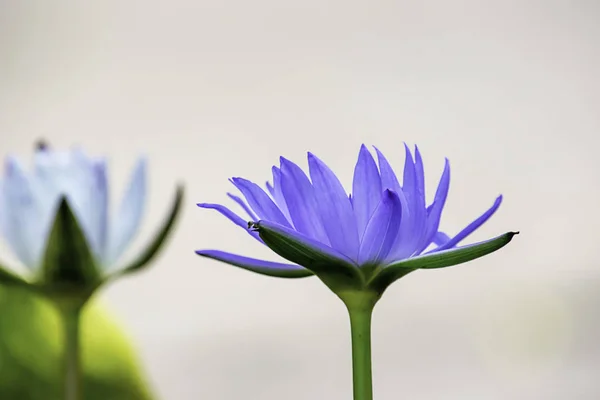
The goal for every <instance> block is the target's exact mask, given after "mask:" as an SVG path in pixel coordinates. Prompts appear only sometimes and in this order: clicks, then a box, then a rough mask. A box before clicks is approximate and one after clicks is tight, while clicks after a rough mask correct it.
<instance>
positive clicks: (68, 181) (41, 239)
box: [0, 144, 183, 298]
mask: <svg viewBox="0 0 600 400" xmlns="http://www.w3.org/2000/svg"><path fill="white" fill-rule="evenodd" d="M108 193H109V187H108V180H107V163H106V161H105V160H104V159H99V158H92V157H89V156H88V155H87V154H85V153H84V152H83V151H82V150H81V149H72V150H69V151H53V150H51V149H49V148H48V147H47V146H46V145H43V144H42V145H39V146H38V149H37V151H36V153H35V155H34V166H33V169H32V171H30V172H28V171H27V170H26V169H25V168H24V167H23V165H22V164H21V163H20V162H19V160H17V159H16V158H14V157H8V158H7V159H6V165H5V175H4V179H3V180H2V181H0V231H1V233H2V236H3V237H4V239H5V241H6V242H7V244H8V245H9V247H10V248H11V249H12V251H13V252H14V253H15V255H16V256H17V258H18V259H19V260H20V261H21V262H22V263H23V264H24V265H25V267H27V269H28V270H29V274H25V275H26V276H19V275H16V274H14V273H11V272H9V270H8V269H7V268H0V282H4V283H13V284H20V285H26V286H28V287H31V288H34V289H36V290H41V291H42V292H45V293H46V294H62V293H66V292H68V293H69V294H70V295H74V296H75V297H83V298H86V296H89V295H90V294H91V293H92V291H93V290H94V289H96V288H97V287H98V286H99V285H101V284H102V283H104V282H106V281H107V280H109V279H111V278H114V277H116V276H118V275H122V274H124V273H128V272H131V271H134V270H137V269H139V268H140V267H142V266H144V265H146V264H147V263H148V262H149V261H150V260H151V259H152V258H153V256H154V255H155V254H157V251H158V249H159V248H160V247H161V245H162V243H163V242H164V239H165V238H166V236H167V234H168V232H169V231H170V230H171V227H172V225H173V222H174V220H175V217H176V215H177V213H178V210H179V206H180V203H181V199H182V195H183V191H182V189H181V188H179V189H178V191H177V196H176V201H175V203H174V205H173V207H172V209H171V212H170V215H169V217H168V218H167V220H166V221H165V223H164V225H163V226H162V227H161V229H160V231H159V233H158V235H157V236H156V237H155V238H154V240H153V241H152V243H151V244H150V245H149V246H148V247H147V248H146V249H145V250H144V251H143V252H142V253H141V254H140V255H138V256H137V258H135V259H134V261H133V262H132V263H130V264H128V265H126V266H123V267H121V268H114V267H116V263H117V261H118V260H119V259H120V257H121V255H122V254H123V252H124V251H125V250H126V249H127V247H128V245H129V244H130V243H131V240H132V239H133V238H134V236H135V235H136V233H137V232H138V230H139V227H140V223H141V221H142V216H143V212H144V209H145V203H146V161H145V160H144V159H140V160H139V161H138V162H137V164H136V166H135V168H134V171H133V174H132V176H131V179H130V182H129V185H128V187H127V190H126V192H125V195H124V196H123V199H122V201H121V204H120V207H119V208H118V210H117V212H116V214H115V215H114V217H113V218H111V219H110V221H109V218H108V216H109V207H108V203H109V201H108Z"/></svg>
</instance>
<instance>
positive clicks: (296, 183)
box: [197, 145, 515, 297]
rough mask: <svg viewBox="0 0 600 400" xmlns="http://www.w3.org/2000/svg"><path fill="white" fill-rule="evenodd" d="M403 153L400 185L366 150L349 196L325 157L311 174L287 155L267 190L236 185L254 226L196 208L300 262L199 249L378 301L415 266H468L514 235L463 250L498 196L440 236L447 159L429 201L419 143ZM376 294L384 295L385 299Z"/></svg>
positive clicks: (236, 181) (311, 161)
mask: <svg viewBox="0 0 600 400" xmlns="http://www.w3.org/2000/svg"><path fill="white" fill-rule="evenodd" d="M405 148H406V161H405V165H404V173H403V183H402V185H400V183H399V181H398V178H397V176H396V174H395V173H394V171H393V169H392V168H391V166H390V164H389V163H388V161H387V159H386V158H385V157H384V156H383V154H382V153H381V152H380V151H379V150H378V149H375V150H376V153H377V159H378V163H376V162H375V159H374V158H373V156H372V155H371V153H370V152H369V151H368V149H367V148H366V147H365V146H364V145H363V146H362V147H361V149H360V153H359V157H358V162H357V164H356V167H355V169H354V179H353V184H352V195H348V194H347V193H346V191H345V190H344V188H343V186H342V184H341V183H340V181H339V179H338V178H337V177H336V175H335V174H334V173H333V172H332V171H331V170H330V169H329V168H328V167H327V165H325V164H324V163H323V162H322V161H321V160H320V159H318V158H317V157H316V156H314V155H313V154H311V153H308V166H309V174H310V179H309V177H308V176H307V175H306V174H305V173H304V172H303V171H302V169H301V168H300V167H299V166H298V165H296V164H294V163H293V162H291V161H289V160H287V159H285V158H283V157H281V159H280V166H279V167H273V169H272V172H273V184H272V185H271V184H269V183H267V189H268V192H269V193H270V196H269V194H267V193H266V192H265V191H264V190H263V189H262V188H260V187H259V186H258V185H256V184H254V183H252V182H250V181H248V180H246V179H243V178H233V179H231V182H232V183H233V185H234V186H235V187H236V188H237V189H238V190H239V191H240V192H241V193H242V195H243V196H244V198H245V201H244V200H243V199H241V198H240V197H238V196H235V195H233V194H229V197H230V198H232V199H233V200H234V201H235V202H236V203H238V204H239V205H240V206H241V207H242V208H243V209H244V210H245V212H246V213H247V214H248V216H249V218H250V219H251V220H252V222H250V223H247V222H246V221H245V220H244V219H243V218H241V217H240V216H238V215H237V214H235V213H234V212H232V211H231V210H230V209H228V208H227V207H225V206H222V205H220V204H207V203H202V204H198V205H199V206H200V207H203V208H210V209H214V210H216V211H218V212H220V213H221V214H223V215H224V216H225V217H227V218H228V219H230V220H231V221H232V222H234V223H235V224H237V225H239V226H241V227H242V228H244V229H245V230H247V232H248V233H249V234H250V235H251V236H252V237H254V238H255V239H257V240H258V241H259V242H261V243H263V244H266V245H267V246H268V247H269V248H271V249H272V250H273V251H275V252H276V253H277V254H279V255H280V256H282V257H283V258H286V259H287V260H289V261H291V262H292V263H293V264H284V263H276V262H271V261H264V260H257V259H253V258H248V257H244V256H240V255H236V254H232V253H227V252H223V251H218V250H199V251H197V253H198V254H199V255H201V256H205V257H209V258H213V259H216V260H219V261H223V262H226V263H229V264H232V265H235V266H238V267H242V268H245V269H248V270H251V271H255V272H258V273H262V274H266V275H272V276H278V277H303V276H309V275H311V274H312V273H314V274H316V275H317V276H319V278H321V280H323V281H324V282H325V283H326V284H327V285H328V286H329V287H330V288H331V289H333V290H334V291H335V292H336V293H337V294H338V295H340V294H341V293H342V292H344V291H348V290H350V291H356V290H359V291H365V290H366V291H370V292H374V293H377V295H378V296H379V295H381V293H383V291H384V290H385V289H386V288H387V287H388V286H389V284H391V283H392V282H393V281H395V280H396V279H398V278H400V277H402V276H404V275H406V274H407V273H409V272H411V271H414V270H415V269H422V268H423V269H426V268H441V267H447V266H451V265H456V264H459V263H463V262H466V261H469V260H472V259H475V258H478V257H481V256H483V255H486V254H488V253H491V252H493V251H495V250H498V249H499V248H501V247H503V246H504V245H506V244H507V243H508V242H509V241H510V240H511V239H512V237H513V235H514V234H515V233H513V232H508V233H505V234H503V235H500V236H498V237H495V238H493V239H490V240H486V241H484V242H480V243H476V244H471V245H467V246H463V247H457V245H458V244H459V243H460V242H462V241H463V240H464V239H465V238H466V237H467V236H468V235H469V234H471V233H472V232H473V231H475V230H476V229H477V228H479V227H480V226H481V225H482V224H483V223H485V222H486V221H487V220H488V219H489V218H490V217H491V216H492V215H493V214H494V213H495V212H496V210H497V209H498V207H499V206H500V203H501V201H502V196H499V197H498V198H497V199H496V200H495V202H494V204H493V205H492V206H491V207H490V208H489V209H488V210H486V211H485V212H484V213H483V214H481V215H480V216H479V217H477V218H476V219H475V220H474V221H473V222H471V223H470V224H468V225H467V226H466V227H465V228H464V229H463V230H461V231H460V232H459V233H458V234H456V235H454V236H453V237H449V236H448V235H446V234H445V233H443V232H441V231H440V230H439V225H440V219H441V214H442V210H443V208H444V205H445V203H446V197H447V194H448V188H449V183H450V166H449V163H448V160H446V164H445V167H444V171H443V173H442V177H441V179H440V182H439V185H438V188H437V191H436V193H435V196H434V199H433V202H432V203H431V204H430V205H427V204H426V200H425V176H424V166H423V160H422V158H421V154H420V152H419V149H418V148H417V147H415V152H414V158H413V154H412V153H411V151H410V149H409V148H408V147H407V146H405ZM378 296H377V297H378Z"/></svg>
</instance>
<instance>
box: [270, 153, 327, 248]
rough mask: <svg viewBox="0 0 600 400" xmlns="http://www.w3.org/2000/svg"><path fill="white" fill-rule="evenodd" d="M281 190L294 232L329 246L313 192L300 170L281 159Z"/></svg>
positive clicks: (308, 181)
mask: <svg viewBox="0 0 600 400" xmlns="http://www.w3.org/2000/svg"><path fill="white" fill-rule="evenodd" d="M281 190H282V193H283V196H284V197H285V201H286V203H287V205H288V209H289V211H290V218H291V220H292V222H293V224H294V227H295V228H296V230H297V231H298V232H300V233H303V234H304V235H306V236H308V237H311V238H313V239H315V240H318V241H320V242H322V243H324V244H326V245H329V238H328V237H327V234H326V233H325V228H323V223H322V222H321V217H320V216H319V211H318V208H317V199H316V197H315V190H314V188H313V186H312V184H311V183H310V180H309V179H308V177H307V176H306V174H305V173H304V171H302V169H301V168H300V167H299V166H297V165H296V164H294V163H293V162H291V161H289V160H287V159H285V158H283V157H281Z"/></svg>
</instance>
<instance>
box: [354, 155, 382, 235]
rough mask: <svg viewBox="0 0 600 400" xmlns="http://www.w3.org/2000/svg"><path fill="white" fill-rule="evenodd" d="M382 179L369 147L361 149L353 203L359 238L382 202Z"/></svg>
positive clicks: (355, 176) (355, 175)
mask: <svg viewBox="0 0 600 400" xmlns="http://www.w3.org/2000/svg"><path fill="white" fill-rule="evenodd" d="M381 192H382V189H381V177H380V176H379V170H378V169H377V164H376V163H375V160H374V159H373V156H371V153H370V152H369V150H367V147H366V146H365V145H364V144H363V145H362V146H361V147H360V152H359V155H358V161H357V163H356V167H355V168H354V180H353V183H352V194H353V195H354V198H353V200H352V202H351V204H352V206H353V209H354V215H355V216H356V226H357V229H358V235H359V237H362V235H363V233H364V232H365V228H366V227H367V223H368V222H369V219H370V218H371V216H372V215H373V212H374V211H375V209H376V208H377V206H378V204H379V202H380V201H381Z"/></svg>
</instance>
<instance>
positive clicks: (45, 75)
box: [0, 0, 600, 400]
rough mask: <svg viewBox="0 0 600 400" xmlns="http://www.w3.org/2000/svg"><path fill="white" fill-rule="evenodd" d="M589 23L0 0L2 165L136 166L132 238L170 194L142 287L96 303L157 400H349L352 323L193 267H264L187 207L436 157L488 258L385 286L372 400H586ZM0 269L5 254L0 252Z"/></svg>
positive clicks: (594, 291)
mask: <svg viewBox="0 0 600 400" xmlns="http://www.w3.org/2000/svg"><path fill="white" fill-rule="evenodd" d="M599 21H600V7H599V4H598V2H596V1H593V0H587V1H586V0H580V1H567V0H565V1H449V0H448V1H444V0H437V1H413V2H407V1H371V2H367V1H356V0H352V1H348V0H346V1H342V0H338V1H323V0H303V1H295V2H287V1H278V0H254V1H243V0H221V1H204V0H200V1H198V0H189V1H186V0H174V1H163V2H161V1H156V0H152V1H149V0H146V1H123V0H113V1H96V2H91V1H81V0H73V1H46V0H39V1H23V0H14V1H9V0H0V83H1V86H0V132H1V134H0V135H1V136H0V153H2V154H3V155H4V154H7V153H16V154H19V155H22V156H29V153H30V150H31V146H32V142H33V141H34V140H35V139H36V138H38V137H40V136H44V137H46V138H48V140H50V141H51V142H52V144H54V145H55V146H69V145H71V144H73V143H79V144H82V145H84V146H85V147H86V148H88V149H89V150H91V151H93V152H95V153H98V154H103V153H108V154H110V157H111V160H112V165H111V168H112V178H113V179H112V181H113V183H114V186H116V189H115V192H117V193H121V192H122V188H123V185H124V183H125V181H126V179H127V176H128V173H129V169H130V167H131V166H132V164H133V162H134V157H135V156H136V155H137V154H138V153H140V152H145V153H146V154H148V155H149V157H150V160H151V164H150V165H151V193H150V195H151V196H150V198H149V201H150V208H149V214H148V218H147V219H146V220H145V222H144V230H143V232H142V233H143V234H142V235H141V238H140V241H142V239H144V238H147V237H148V235H149V234H150V232H151V231H152V228H153V227H154V226H155V225H156V224H157V223H158V222H159V220H160V218H162V215H163V213H164V211H165V208H166V207H167V205H168V203H169V202H170V200H171V196H172V193H173V188H174V185H175V182H176V181H183V182H185V183H186V184H187V189H188V197H187V203H186V205H185V210H184V214H183V218H182V220H181V223H180V225H179V229H178V230H177V232H176V234H175V236H174V237H173V240H172V242H171V244H170V246H169V247H168V249H167V250H166V251H165V252H164V254H163V255H162V257H161V258H160V261H159V262H157V264H156V265H155V266H154V268H153V269H152V270H150V271H148V272H147V273H145V274H142V275H139V276H136V277H133V278H131V279H127V280H122V281H120V282H118V283H116V284H114V285H113V286H111V287H110V288H109V289H108V290H105V291H104V292H103V293H102V297H103V298H104V299H105V301H106V302H108V303H110V305H111V307H112V309H113V310H114V311H115V312H116V313H117V314H118V315H119V316H120V318H121V320H123V322H124V323H125V324H126V326H127V327H128V328H129V329H130V334H131V336H132V337H133V338H134V339H135V341H136V343H137V346H138V348H139V350H140V352H141V357H142V358H143V360H144V361H145V363H146V365H147V371H148V373H149V375H150V377H151V379H152V382H153V384H154V386H155V388H156V390H157V391H158V393H159V394H160V395H161V397H162V398H164V399H175V400H186V399H216V400H218V399H265V400H268V399H277V400H279V399H289V400H296V399H342V400H347V399H349V398H351V381H350V377H351V374H350V347H349V335H348V322H347V318H346V315H345V313H344V309H343V306H342V304H341V303H340V302H339V301H338V300H337V299H336V298H335V297H334V296H333V295H332V294H331V293H330V292H329V291H328V290H327V289H326V288H325V287H324V286H323V285H322V284H321V283H320V282H319V281H317V280H316V279H313V280H299V281H284V280H276V279H271V278H266V277H262V276H258V275H253V274H250V273H247V272H244V271H241V270H238V269H235V268H233V267H229V266H227V265H223V264H219V263H217V262H212V261H209V260H205V259H200V258H199V257H197V256H195V254H194V250H195V249H198V248H220V249H225V250H234V251H237V252H240V253H243V254H247V255H254V256H267V257H272V256H271V254H270V253H269V251H267V249H264V248H261V247H260V246H259V245H258V244H257V243H256V242H254V241H253V240H251V238H249V237H248V236H247V235H246V234H245V233H244V232H242V231H241V230H240V229H239V228H237V227H235V226H234V225H233V224H231V223H229V222H228V221H226V220H225V219H224V218H222V217H220V216H218V215H217V214H216V213H214V212H211V211H207V210H201V209H198V208H196V207H195V203H196V202H199V201H209V202H219V201H223V202H226V197H225V192H226V191H227V190H230V189H231V187H230V184H229V183H228V182H227V178H229V177H231V176H238V175H241V176H244V177H247V178H250V179H254V180H257V181H264V180H265V179H267V178H268V177H269V173H270V166H271V165H272V164H273V163H276V162H277V158H278V156H279V155H285V156H287V157H288V158H291V159H292V160H295V161H298V162H301V163H303V165H304V163H305V151H307V150H311V151H313V152H315V153H316V154H318V155H319V156H320V157H321V158H322V159H324V160H325V161H326V162H328V163H329V164H330V166H331V167H332V168H333V169H334V170H335V171H337V172H339V176H341V178H342V179H343V181H344V183H345V184H349V183H350V179H351V173H352V171H353V167H354V162H355V159H356V156H357V152H358V147H359V145H360V144H361V143H367V144H374V145H377V146H379V147H380V148H381V149H383V150H384V151H385V152H386V154H387V155H388V158H390V159H391V160H392V161H393V163H394V164H395V165H396V167H398V168H399V167H401V165H402V160H403V150H402V141H407V142H408V143H410V144H413V143H418V144H419V146H420V147H421V148H422V151H423V154H424V157H425V161H426V174H427V177H428V183H427V185H428V188H429V189H430V193H429V194H431V191H432V189H433V188H434V187H435V184H436V183H437V180H438V177H439V174H440V172H441V167H442V165H443V157H444V156H447V157H449V158H450V160H451V163H452V167H453V170H452V173H453V181H452V184H451V193H450V198H449V202H448V207H447V211H446V213H445V216H444V219H443V228H444V229H445V230H446V231H447V232H449V233H451V234H452V233H454V232H456V231H457V230H458V229H460V228H462V227H463V226H464V225H465V224H466V223H467V222H469V221H470V220H471V219H472V218H474V217H475V216H476V215H478V214H479V213H480V212H481V211H483V210H484V209H486V208H487V207H489V205H491V203H492V201H493V200H494V198H495V196H496V195H497V194H498V193H503V194H504V195H505V202H504V204H503V205H502V207H501V208H500V210H499V212H498V213H497V214H496V215H495V216H494V217H493V218H492V220H490V221H489V223H488V224H486V225H485V227H483V229H481V230H480V231H478V232H477V234H476V235H473V237H472V240H478V239H483V238H486V237H489V236H491V235H496V234H499V233H502V232H504V231H507V230H521V232H522V234H521V235H520V236H518V237H516V240H514V242H513V243H511V244H510V245H509V246H508V247H506V248H505V249H503V250H502V251H500V252H498V253H495V254H493V255H491V256H489V257H487V258H484V259H481V260H478V261H475V262H472V263H470V264H468V265H463V266H458V267H455V268H449V269H446V270H438V271H430V272H426V271H425V272H417V273H414V274H411V275H410V276H408V277H407V278H406V279H403V280H401V281H399V282H397V283H396V284H395V285H394V286H393V287H392V288H391V289H390V290H389V292H387V293H386V295H385V296H384V298H383V300H382V301H381V302H380V304H379V305H378V307H377V309H376V312H375V322H374V328H373V330H374V332H373V336H374V373H375V378H374V384H375V395H376V398H377V399H378V400H396V399H417V400H418V399H424V400H436V399H444V400H445V399H460V400H463V399H492V400H495V399H524V400H525V399H526V400H535V399H549V400H553V399H556V400H562V399H581V400H588V399H589V400H592V399H597V398H599V396H600V382H599V381H598V379H599V372H598V370H599V369H600V346H599V345H598V337H599V336H600V262H599V260H600V255H599V253H598V251H597V250H598V237H599V235H600V234H599V229H598V226H599V222H600V213H599V212H598V211H597V206H598V204H600V191H599V190H598V182H599V179H600V170H599V167H600V159H599V156H598V153H597V147H598V144H599V140H598V138H597V135H598V133H599V132H600V113H599V107H600V81H599V79H598V73H599V71H600V47H599V43H598V41H599V40H600V23H599ZM3 257H4V253H3Z"/></svg>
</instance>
